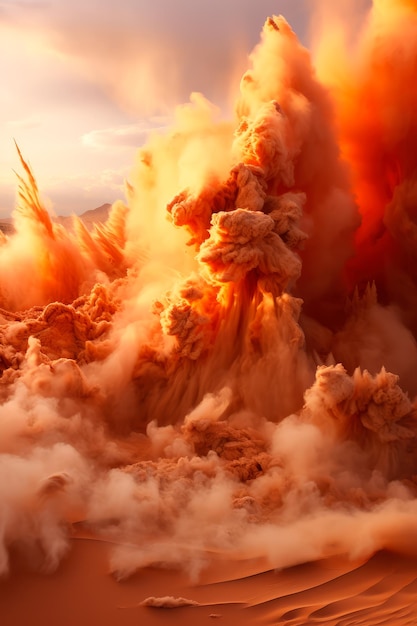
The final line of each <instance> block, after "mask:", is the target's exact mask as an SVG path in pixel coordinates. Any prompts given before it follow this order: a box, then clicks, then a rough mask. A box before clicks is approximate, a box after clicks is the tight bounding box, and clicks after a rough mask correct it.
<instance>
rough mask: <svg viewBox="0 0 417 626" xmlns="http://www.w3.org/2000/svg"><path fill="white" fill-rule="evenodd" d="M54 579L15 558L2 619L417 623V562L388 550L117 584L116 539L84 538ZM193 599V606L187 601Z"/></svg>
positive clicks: (217, 565) (222, 564) (11, 624)
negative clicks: (111, 547) (111, 551)
mask: <svg viewBox="0 0 417 626" xmlns="http://www.w3.org/2000/svg"><path fill="white" fill-rule="evenodd" d="M72 543H73V545H72V546H71V552H70V555H69V556H68V558H66V559H65V560H64V561H63V563H62V564H61V566H60V568H59V570H58V572H56V573H54V574H53V575H47V574H40V573H39V572H38V573H35V572H33V571H32V572H31V571H28V569H27V567H25V566H24V564H23V563H22V562H19V559H18V558H16V563H15V569H14V571H13V575H12V577H11V578H10V579H9V580H7V581H3V583H2V585H1V588H0V598H1V607H2V608H1V613H2V623H3V624H4V625H5V626H17V625H18V624H22V623H27V621H28V620H30V623H31V624H34V625H36V626H37V625H38V624H39V625H40V624H62V626H71V625H72V624H74V623H76V624H79V625H80V626H84V625H85V626H87V625H90V624H102V625H103V626H113V625H114V624H120V625H122V626H124V625H126V626H130V625H132V626H133V625H134V624H138V623H139V624H147V625H148V624H149V626H153V625H155V626H159V625H163V624H172V623H175V624H189V625H190V626H191V625H193V624H210V623H213V622H214V623H217V622H219V623H220V624H226V625H229V626H233V625H234V624H236V623H239V624H243V625H246V624H247V625H248V626H250V625H251V624H254V625H255V624H290V625H292V626H304V625H310V624H311V625H312V624H328V625H329V626H339V625H345V624H363V625H366V626H370V625H373V624H375V625H380V624H395V625H399V626H401V625H405V624H413V623H415V620H416V618H417V597H416V592H417V559H416V558H410V557H407V556H404V555H399V554H394V553H392V552H387V551H381V552H379V553H377V554H376V555H374V556H373V557H371V558H370V559H367V560H365V561H364V560H356V561H352V560H349V559H347V558H346V557H333V558H329V559H322V560H318V561H314V562H312V563H305V564H300V565H297V566H293V567H291V568H288V569H285V570H283V571H279V570H268V569H266V568H265V563H261V562H257V561H242V562H238V561H235V562H231V561H230V560H228V559H226V560H223V559H222V557H221V556H220V555H218V556H217V557H216V558H215V559H214V560H213V561H212V562H211V563H210V565H209V566H208V568H207V570H206V571H205V572H204V573H202V574H201V576H200V578H199V580H198V581H195V580H194V581H192V580H190V577H189V575H187V574H186V573H184V572H181V570H177V571H173V570H172V569H166V568H164V567H148V568H143V569H141V570H140V571H139V572H137V573H136V574H135V575H134V576H132V577H131V578H129V579H128V580H126V581H123V582H118V581H117V580H115V578H114V577H113V576H112V575H111V574H110V572H109V568H108V561H107V557H108V545H107V544H106V542H103V541H100V540H97V539H91V538H75V539H74V540H73V542H72ZM184 605H185V606H184Z"/></svg>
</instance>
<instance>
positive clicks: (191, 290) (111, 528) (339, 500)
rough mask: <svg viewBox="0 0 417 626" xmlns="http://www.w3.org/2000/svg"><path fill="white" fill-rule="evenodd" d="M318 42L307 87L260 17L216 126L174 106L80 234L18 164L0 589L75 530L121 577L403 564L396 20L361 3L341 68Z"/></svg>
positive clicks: (410, 127) (406, 111)
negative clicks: (235, 94)
mask: <svg viewBox="0 0 417 626" xmlns="http://www.w3.org/2000/svg"><path fill="white" fill-rule="evenodd" d="M329 19H330V18H329ZM332 19H333V18H332ZM326 32H327V31H326V30H325V29H324V31H323V32H321V33H320V38H319V40H320V43H319V44H318V47H317V49H316V54H315V63H314V64H313V61H312V59H311V56H310V53H309V52H308V51H307V50H306V49H305V48H303V47H302V46H301V45H300V43H299V42H298V40H297V37H296V35H295V34H294V33H293V32H292V30H291V28H290V26H289V25H288V24H287V22H286V21H285V19H284V18H282V17H271V18H268V20H267V21H266V23H265V26H264V28H263V32H262V36H261V41H260V43H259V44H258V46H257V47H256V48H255V49H254V50H253V52H252V54H251V56H250V59H249V69H248V71H247V72H246V73H245V74H244V76H243V78H242V80H241V86H240V96H239V98H238V101H237V103H236V108H235V119H233V120H231V121H224V120H223V119H221V116H220V115H219V112H218V111H217V109H216V107H215V106H214V105H213V104H211V103H210V102H208V101H207V100H206V99H205V98H204V96H202V95H201V94H193V95H192V96H191V99H190V102H189V103H188V104H186V105H184V106H182V107H179V108H178V109H177V111H176V113H175V124H174V127H173V128H172V129H171V131H170V132H168V133H167V134H166V135H162V134H158V133H154V135H153V136H151V138H150V140H149V142H148V144H147V145H146V146H145V147H144V148H143V149H141V150H140V151H139V153H138V157H137V162H136V163H135V164H134V167H133V170H132V173H131V176H130V179H129V183H128V184H127V188H126V200H125V201H120V202H117V203H116V204H114V206H113V207H112V209H111V212H110V215H109V218H108V220H107V222H106V223H104V224H96V225H95V226H94V227H93V229H92V230H88V229H87V227H86V226H85V225H84V224H83V223H82V221H81V220H80V219H79V218H77V217H74V219H73V228H72V229H67V228H64V227H63V226H61V225H59V224H58V223H56V222H54V221H53V220H52V219H51V217H50V216H49V214H48V212H47V211H46V209H45V208H44V205H43V204H42V199H41V195H40V193H39V191H38V188H37V185H36V181H35V179H34V177H33V175H32V172H31V170H30V169H29V167H28V166H27V164H26V163H25V161H24V158H23V157H22V155H20V158H21V163H22V167H21V170H22V177H21V178H20V179H19V189H18V202H17V206H16V209H15V212H14V224H15V230H16V232H15V234H13V235H10V236H2V239H1V246H0V306H1V310H0V322H1V323H0V342H1V346H0V367H1V384H0V397H1V406H0V452H1V454H0V477H1V478H0V501H1V513H0V573H2V574H7V573H8V572H9V570H10V568H11V569H13V567H12V565H11V564H12V558H11V555H13V554H15V553H19V554H21V555H23V556H24V557H25V558H26V559H27V560H28V561H29V562H30V564H31V566H32V567H36V568H40V569H42V570H47V571H50V570H53V569H54V568H56V567H57V566H58V565H59V563H60V561H61V559H62V558H63V557H64V556H65V554H66V553H67V551H68V550H69V549H70V539H71V537H72V536H73V535H74V533H77V532H79V530H80V529H83V531H84V532H87V531H88V532H90V533H93V534H94V535H96V536H100V537H104V538H106V539H108V540H109V541H111V542H113V543H114V548H113V551H112V556H111V563H110V566H111V569H112V571H113V572H114V574H115V575H116V576H117V577H119V578H123V577H126V576H129V575H130V574H131V573H133V572H134V571H135V570H136V569H137V568H139V567H143V566H145V565H150V564H155V563H164V564H166V565H170V566H175V567H177V566H181V567H185V568H187V569H188V570H189V571H190V572H191V573H192V574H193V575H195V576H198V573H199V572H200V571H201V569H202V568H204V567H205V565H206V564H207V562H208V561H210V559H212V558H216V555H218V554H222V555H230V556H231V557H233V556H234V557H239V558H246V557H248V558H249V557H260V556H262V557H266V558H267V559H269V562H270V563H271V566H273V567H284V566H287V565H292V564H294V563H298V562H302V561H306V560H309V559H316V558H319V557H322V556H328V555H331V554H339V553H344V554H348V555H351V556H352V557H353V556H363V555H365V556H367V555H370V554H372V553H373V552H374V551H376V550H378V549H380V548H384V547H385V548H386V547H387V548H391V549H398V550H410V549H411V546H412V545H413V543H414V540H415V535H416V531H415V524H414V520H415V515H416V512H417V482H416V475H417V454H416V448H417V404H416V399H415V398H416V395H417V379H416V374H415V373H416V371H417V346H416V333H417V317H416V310H417V307H416V302H417V286H416V282H417V270H416V267H417V266H416V263H415V261H416V252H415V250H416V247H415V241H416V238H417V225H416V199H417V167H416V159H415V153H414V145H415V143H416V135H417V115H416V110H417V107H416V104H417V103H416V98H417V92H416V90H415V89H413V88H412V86H413V85H414V78H415V67H416V61H417V2H415V1H414V0H413V1H410V0H408V1H407V2H406V1H405V0H403V1H402V2H399V1H398V0H395V2H394V0H378V1H375V2H374V5H373V7H372V9H371V11H370V14H369V16H368V20H367V22H366V26H365V27H364V28H363V29H362V31H361V32H360V33H358V34H357V37H356V41H355V44H354V48H353V49H352V46H353V44H352V41H351V38H350V39H349V45H348V44H346V47H344V43H343V42H344V40H343V38H340V40H339V44H338V46H337V47H334V46H333V45H332V39H331V38H329V37H327V35H326ZM19 154H20V153H19Z"/></svg>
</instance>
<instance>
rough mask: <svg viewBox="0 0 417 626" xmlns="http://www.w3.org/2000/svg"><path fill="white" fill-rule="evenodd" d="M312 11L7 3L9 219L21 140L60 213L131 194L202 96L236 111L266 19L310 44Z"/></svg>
mask: <svg viewBox="0 0 417 626" xmlns="http://www.w3.org/2000/svg"><path fill="white" fill-rule="evenodd" d="M305 2H306V0H298V1H297V2H294V0H257V2H254V1H253V0H226V1H225V0H204V1H202V2H195V0H176V2H167V0H119V1H118V2H117V3H114V2H113V1H111V0H89V2H85V0H72V1H71V2H70V3H69V2H65V1H64V0H49V1H45V2H42V1H39V0H38V1H36V0H34V1H30V0H26V1H25V0H21V1H19V0H18V1H16V0H10V1H7V0H0V75H1V76H2V86H1V89H2V91H1V98H0V211H1V210H3V211H6V210H8V211H10V210H11V208H12V207H13V204H14V196H15V186H16V180H15V175H14V174H13V170H18V171H19V162H18V159H17V155H16V152H15V147H14V143H13V138H15V139H16V141H17V142H18V144H19V146H20V148H21V149H22V151H23V154H24V156H25V158H26V159H28V160H29V161H30V162H31V164H32V166H33V169H34V172H35V175H36V177H37V180H38V183H39V187H40V189H41V190H43V191H44V192H45V195H49V196H50V197H51V200H52V202H53V205H54V207H55V210H56V211H57V212H58V213H61V212H67V211H69V210H73V209H72V207H77V206H79V205H80V207H81V208H80V210H85V209H86V208H94V206H97V203H99V204H101V203H103V202H107V201H108V202H111V201H112V200H113V199H115V197H120V196H121V195H123V190H122V188H123V179H124V178H125V177H126V176H127V175H128V172H129V171H130V168H131V165H132V164H133V160H134V155H135V152H136V149H137V148H138V147H139V146H140V145H142V144H143V143H144V142H145V141H146V139H147V136H148V134H149V132H150V130H151V129H154V130H156V129H163V127H165V125H166V124H167V119H166V117H167V116H169V115H170V114H172V111H173V107H174V106H175V105H177V104H180V103H182V102H186V101H188V98H189V94H190V92H191V91H201V92H202V93H203V94H204V95H206V96H207V97H208V98H209V99H210V100H212V101H213V102H214V103H215V104H217V105H218V106H219V107H220V108H221V109H222V111H225V110H226V111H228V110H230V100H231V87H230V85H231V84H232V83H233V84H234V85H235V90H236V89H237V86H238V84H239V75H240V73H241V71H243V70H244V69H245V67H246V64H247V59H246V55H247V53H248V51H249V50H250V49H251V47H252V46H253V45H254V44H255V43H256V42H257V40H258V37H259V32H260V30H261V28H262V24H263V22H264V20H265V18H266V17H267V16H268V15H269V14H271V13H283V14H285V16H286V17H287V19H288V20H289V21H290V22H291V23H292V24H293V26H294V27H295V28H296V30H297V32H298V34H299V35H301V37H305V33H306V32H307V31H306V29H307V27H306V24H307V15H306V14H305V13H304V7H305ZM231 77H233V80H232V78H231ZM109 172H119V173H120V175H119V178H117V175H115V177H114V178H112V176H110V178H111V181H109V180H107V178H108V177H109V174H108V173H109ZM99 185H102V186H103V189H102V194H101V195H100V192H99V189H98V186H99ZM87 203H90V205H89V206H86V205H87Z"/></svg>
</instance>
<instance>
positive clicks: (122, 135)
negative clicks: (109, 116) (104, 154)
mask: <svg viewBox="0 0 417 626" xmlns="http://www.w3.org/2000/svg"><path fill="white" fill-rule="evenodd" d="M154 119H157V120H158V122H155V121H154V122H153V121H152V119H150V120H147V121H142V122H138V123H137V124H125V125H123V126H115V127H111V128H103V129H100V130H92V131H90V132H88V133H85V134H84V135H83V137H82V142H83V144H84V145H85V146H90V147H92V148H111V147H117V148H120V147H122V148H124V147H136V148H137V147H139V146H142V145H143V144H144V143H145V142H146V140H147V139H148V137H149V134H150V133H152V132H162V131H164V130H166V129H167V128H168V121H169V120H168V118H162V117H159V118H154ZM164 121H165V124H164V123H163V122H164Z"/></svg>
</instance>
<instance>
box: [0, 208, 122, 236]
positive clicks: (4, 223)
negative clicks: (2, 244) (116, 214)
mask: <svg viewBox="0 0 417 626" xmlns="http://www.w3.org/2000/svg"><path fill="white" fill-rule="evenodd" d="M110 209H111V204H109V203H108V202H106V203H105V204H102V205H101V206H99V207H97V208H96V209H90V210H89V211H85V213H82V214H81V215H79V216H78V217H80V218H81V219H82V221H83V222H84V224H85V225H86V227H87V228H88V229H90V228H91V227H92V226H93V224H97V223H98V222H100V223H101V224H102V223H103V222H105V221H106V220H107V218H108V216H109V212H110ZM52 220H53V221H54V222H57V223H58V224H62V225H63V226H65V227H66V228H71V225H72V216H71V215H64V216H59V217H53V218H52ZM0 230H1V231H3V233H4V234H5V235H11V234H13V232H14V226H13V218H11V217H4V218H2V219H1V220H0Z"/></svg>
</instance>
